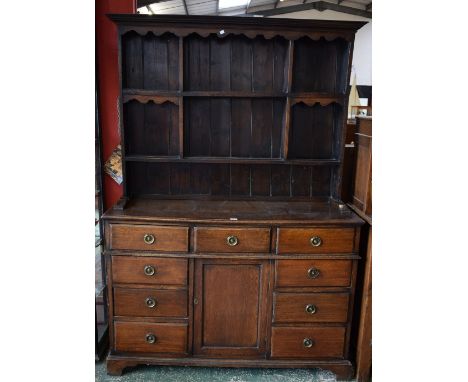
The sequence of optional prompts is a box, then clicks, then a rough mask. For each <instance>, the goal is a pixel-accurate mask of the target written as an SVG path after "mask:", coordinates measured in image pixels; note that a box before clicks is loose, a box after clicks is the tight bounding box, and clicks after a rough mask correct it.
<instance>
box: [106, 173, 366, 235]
mask: <svg viewBox="0 0 468 382" xmlns="http://www.w3.org/2000/svg"><path fill="white" fill-rule="evenodd" d="M220 166H223V165H220ZM277 167H281V166H274V167H272V171H273V169H274V168H277ZM285 167H288V166H285ZM226 181H227V182H228V183H229V178H227V180H226V179H224V180H223V179H220V182H226ZM288 182H289V180H288ZM103 216H104V218H105V219H106V220H108V221H120V222H125V221H128V222H134V223H136V222H138V223H140V224H141V223H145V222H146V223H148V222H151V223H156V222H157V223H158V224H161V222H171V223H176V224H181V223H183V222H191V223H204V224H213V223H216V224H229V225H234V226H235V225H251V224H255V225H258V224H263V225H268V226H269V225H271V224H272V222H273V221H274V223H275V224H281V225H294V226H295V227H297V225H298V224H299V225H301V224H304V225H306V226H311V225H314V223H315V224H319V225H322V226H330V225H337V224H338V225H350V226H354V225H358V226H359V225H362V224H363V223H364V222H363V220H361V219H360V218H359V217H357V216H356V214H354V213H353V212H352V211H351V210H350V209H349V207H347V206H346V205H344V204H342V203H339V202H336V201H331V200H328V199H325V200H324V199H317V200H315V201H306V202H305V201H253V200H252V201H248V200H225V199H224V200H167V199H161V200H158V199H153V198H139V199H133V200H131V201H129V202H128V204H127V207H126V208H125V209H124V210H118V209H111V210H109V211H107V212H106V213H105V214H104V215H103ZM232 218H235V219H237V220H232Z"/></svg>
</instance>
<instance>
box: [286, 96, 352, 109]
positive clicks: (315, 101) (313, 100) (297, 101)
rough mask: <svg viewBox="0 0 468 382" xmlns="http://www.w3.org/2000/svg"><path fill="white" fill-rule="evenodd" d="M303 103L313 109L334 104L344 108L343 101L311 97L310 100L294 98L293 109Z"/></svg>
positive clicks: (332, 98) (292, 100)
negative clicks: (316, 106)
mask: <svg viewBox="0 0 468 382" xmlns="http://www.w3.org/2000/svg"><path fill="white" fill-rule="evenodd" d="M300 103H303V104H304V105H306V106H309V107H312V106H314V105H317V104H319V105H320V106H328V105H330V104H332V103H337V104H339V105H342V106H343V101H342V100H341V99H340V98H336V97H323V98H319V97H310V98H292V99H291V107H292V106H294V105H297V104H300Z"/></svg>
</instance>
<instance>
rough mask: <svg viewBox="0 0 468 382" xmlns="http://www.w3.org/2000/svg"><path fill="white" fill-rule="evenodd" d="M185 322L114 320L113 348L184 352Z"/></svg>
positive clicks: (185, 347) (185, 338)
mask: <svg viewBox="0 0 468 382" xmlns="http://www.w3.org/2000/svg"><path fill="white" fill-rule="evenodd" d="M187 328H188V327H187V324H165V323H164V324H162V323H158V324H155V323H149V322H148V323H147V322H116V323H115V324H114V336H115V350H117V351H126V352H140V353H141V352H143V353H186V352H187Z"/></svg>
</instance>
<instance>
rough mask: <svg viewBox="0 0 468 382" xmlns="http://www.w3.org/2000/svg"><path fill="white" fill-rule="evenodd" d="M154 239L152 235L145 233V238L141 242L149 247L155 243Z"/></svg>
mask: <svg viewBox="0 0 468 382" xmlns="http://www.w3.org/2000/svg"><path fill="white" fill-rule="evenodd" d="M155 240H156V239H155V237H154V235H152V234H150V233H146V234H145V236H143V241H144V242H145V244H148V245H151V244H153V243H154V241H155Z"/></svg>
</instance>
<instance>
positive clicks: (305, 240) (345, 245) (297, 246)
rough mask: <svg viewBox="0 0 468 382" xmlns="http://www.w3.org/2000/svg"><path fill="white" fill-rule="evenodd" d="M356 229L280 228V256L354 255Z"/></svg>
mask: <svg viewBox="0 0 468 382" xmlns="http://www.w3.org/2000/svg"><path fill="white" fill-rule="evenodd" d="M352 252H354V228H279V229H278V253H279V254H287V253H294V254H300V253H304V254H309V253H352Z"/></svg>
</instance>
